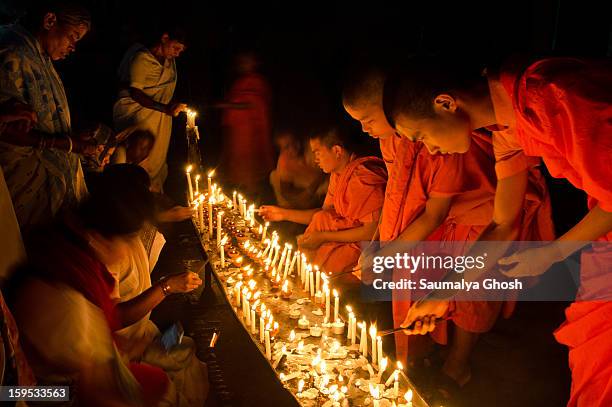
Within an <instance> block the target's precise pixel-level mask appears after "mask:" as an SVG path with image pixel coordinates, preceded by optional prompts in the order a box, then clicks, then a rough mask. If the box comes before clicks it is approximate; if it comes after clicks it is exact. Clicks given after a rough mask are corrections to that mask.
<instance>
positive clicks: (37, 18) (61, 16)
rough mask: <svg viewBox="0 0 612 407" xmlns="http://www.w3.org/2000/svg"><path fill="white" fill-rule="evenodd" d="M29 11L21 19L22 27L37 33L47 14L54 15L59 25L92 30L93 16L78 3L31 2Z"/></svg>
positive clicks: (50, 0) (51, 0)
mask: <svg viewBox="0 0 612 407" xmlns="http://www.w3.org/2000/svg"><path fill="white" fill-rule="evenodd" d="M30 3H31V4H30V5H29V6H28V8H27V11H26V13H25V15H24V16H23V17H21V18H20V19H19V22H20V24H21V25H23V26H24V27H25V28H27V29H28V30H30V31H31V32H36V31H38V30H40V29H41V28H42V24H43V19H44V18H45V15H47V13H54V14H55V16H56V18H57V23H58V24H59V25H75V26H80V25H84V26H86V27H87V30H90V29H91V14H90V13H89V11H88V10H87V9H86V8H85V7H83V6H81V5H80V4H78V3H72V2H68V1H55V0H41V1H34V2H30Z"/></svg>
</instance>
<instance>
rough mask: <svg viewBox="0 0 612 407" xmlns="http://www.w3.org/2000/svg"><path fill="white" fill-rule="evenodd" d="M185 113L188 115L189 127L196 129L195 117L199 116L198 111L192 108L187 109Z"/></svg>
mask: <svg viewBox="0 0 612 407" xmlns="http://www.w3.org/2000/svg"><path fill="white" fill-rule="evenodd" d="M185 113H186V115H187V128H188V129H194V128H195V118H196V116H197V112H196V111H194V110H191V109H187V111H186V112H185Z"/></svg>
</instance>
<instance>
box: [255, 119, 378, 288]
mask: <svg viewBox="0 0 612 407" xmlns="http://www.w3.org/2000/svg"><path fill="white" fill-rule="evenodd" d="M310 147H311V149H312V152H313V154H314V157H315V162H316V163H317V164H318V165H319V167H320V168H321V169H322V170H323V172H325V173H327V174H331V177H330V182H329V187H328V190H327V195H326V196H325V201H324V203H323V207H322V208H318V209H308V210H298V209H286V208H280V207H277V206H263V207H262V208H261V212H260V213H261V214H262V216H263V218H264V219H266V220H270V221H281V220H287V221H290V222H295V223H301V224H307V225H308V228H307V229H306V232H305V233H304V234H303V235H302V236H299V237H298V245H299V246H300V249H301V250H303V252H304V253H305V254H306V255H307V256H308V258H309V259H310V260H311V261H313V262H314V263H315V264H317V265H319V266H320V267H321V268H322V270H323V271H325V272H327V273H331V274H332V275H333V274H341V273H347V274H350V273H351V271H352V268H353V267H354V266H355V264H356V263H357V260H358V259H359V255H360V254H361V249H360V247H359V242H362V241H369V240H371V239H372V236H373V235H374V233H375V232H376V227H377V225H378V221H379V218H380V212H381V208H382V205H383V199H384V191H385V185H386V182H387V172H386V170H385V167H384V163H383V161H382V160H381V159H379V158H376V157H357V155H356V154H355V153H354V152H353V151H352V149H351V147H350V144H349V138H348V136H347V135H346V134H345V133H344V132H343V130H342V129H340V128H330V129H324V130H321V131H318V132H316V133H314V135H313V136H311V138H310ZM354 282H358V281H357V279H354Z"/></svg>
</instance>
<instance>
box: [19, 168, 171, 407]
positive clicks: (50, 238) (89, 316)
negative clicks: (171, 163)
mask: <svg viewBox="0 0 612 407" xmlns="http://www.w3.org/2000/svg"><path fill="white" fill-rule="evenodd" d="M136 168H137V169H135V168H134V166H130V165H127V166H125V168H123V169H122V171H120V172H123V173H124V176H123V177H117V176H112V177H109V176H108V175H107V174H104V173H103V174H102V175H101V176H100V178H99V180H98V183H97V184H96V185H95V187H94V188H91V195H90V196H89V197H88V199H87V200H85V201H84V202H83V203H82V204H81V205H80V206H79V208H78V209H77V210H76V211H75V212H74V213H72V214H70V215H68V216H66V217H65V218H63V219H60V220H58V222H56V224H55V225H54V226H52V227H50V228H47V229H46V230H40V231H38V233H36V234H34V235H33V236H32V237H31V239H29V241H27V242H26V248H27V252H28V256H29V263H28V264H27V265H26V266H25V267H23V269H22V270H20V271H19V272H17V273H15V275H16V277H15V279H14V280H13V281H12V284H11V290H10V292H11V299H12V301H11V302H12V306H13V308H12V309H13V310H14V312H15V319H16V320H17V324H18V326H19V330H20V332H21V333H22V335H21V338H22V340H23V346H24V351H25V353H26V355H27V357H28V360H29V361H30V363H31V365H32V369H33V370H34V373H35V375H36V377H37V381H38V384H39V385H44V384H47V385H65V386H70V390H71V392H70V396H71V398H74V399H77V400H78V403H79V404H82V405H90V406H99V405H105V406H107V405H113V406H114V405H118V406H122V405H130V406H133V405H146V406H153V405H157V404H158V403H159V401H160V400H161V399H162V398H163V397H164V396H165V393H166V391H167V389H168V378H167V376H166V375H165V373H164V372H163V371H162V370H161V369H159V368H155V367H152V366H148V365H136V364H130V366H129V367H128V366H126V364H124V363H123V361H122V360H121V357H120V356H119V354H118V352H117V349H116V347H115V344H114V342H113V337H112V334H111V332H112V331H113V330H115V329H116V327H117V326H118V325H120V317H119V316H118V313H117V312H118V310H117V307H116V306H115V304H114V301H113V300H112V297H113V296H114V295H113V291H114V290H115V280H114V279H113V276H112V275H111V274H110V273H109V271H108V270H107V268H106V267H105V266H104V264H112V263H114V262H115V261H116V260H117V259H119V258H121V257H122V256H123V255H124V254H125V250H126V248H127V244H126V242H127V241H128V239H129V238H131V237H132V236H134V235H135V234H137V233H138V232H139V231H140V229H141V228H142V226H143V224H144V223H145V222H146V221H148V220H150V219H151V218H152V216H153V211H154V203H153V198H152V196H151V194H150V192H149V191H148V190H147V188H146V186H144V185H143V184H142V183H141V182H138V181H137V178H138V177H135V176H134V175H135V173H137V172H138V171H142V170H141V169H140V168H138V167H136Z"/></svg>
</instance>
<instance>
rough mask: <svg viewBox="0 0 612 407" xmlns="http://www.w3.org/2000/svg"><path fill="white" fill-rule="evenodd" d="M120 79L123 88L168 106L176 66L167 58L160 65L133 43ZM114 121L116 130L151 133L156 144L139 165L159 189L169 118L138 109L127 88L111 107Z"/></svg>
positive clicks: (148, 110)
mask: <svg viewBox="0 0 612 407" xmlns="http://www.w3.org/2000/svg"><path fill="white" fill-rule="evenodd" d="M119 80H120V81H121V83H122V85H123V86H128V87H131V88H136V89H140V90H142V91H143V92H144V93H145V94H146V95H147V96H149V97H150V98H151V99H153V100H154V101H156V102H159V103H163V104H167V103H169V102H170V101H171V100H172V96H173V95H174V88H175V87H176V64H175V62H174V59H166V60H165V62H164V64H163V65H162V64H160V63H159V61H158V60H157V59H156V58H155V57H154V56H153V54H151V52H150V51H149V50H148V49H147V48H146V47H145V46H143V45H141V44H136V45H134V46H132V47H131V48H130V49H129V50H128V51H127V52H126V54H125V56H124V57H123V60H122V61H121V65H120V66H119ZM113 121H114V125H115V130H117V131H122V130H125V129H126V128H128V127H131V126H137V127H139V128H143V129H148V130H150V131H151V132H153V134H154V135H155V144H154V146H153V149H152V150H151V153H150V154H149V157H148V158H147V159H146V160H145V161H143V162H142V163H140V165H141V166H142V167H143V168H144V169H146V170H147V172H148V173H149V175H150V176H151V181H152V183H153V187H154V188H156V189H161V186H162V185H163V183H164V181H165V179H166V176H167V174H168V167H167V165H166V155H167V153H168V146H169V144H170V135H171V133H172V117H171V116H168V115H167V114H165V113H162V112H158V111H157V110H153V109H147V108H145V107H143V106H141V105H140V104H139V103H137V102H136V101H134V99H132V98H131V96H130V94H129V90H128V89H122V90H121V91H120V92H119V99H118V100H117V102H115V106H114V108H113Z"/></svg>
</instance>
